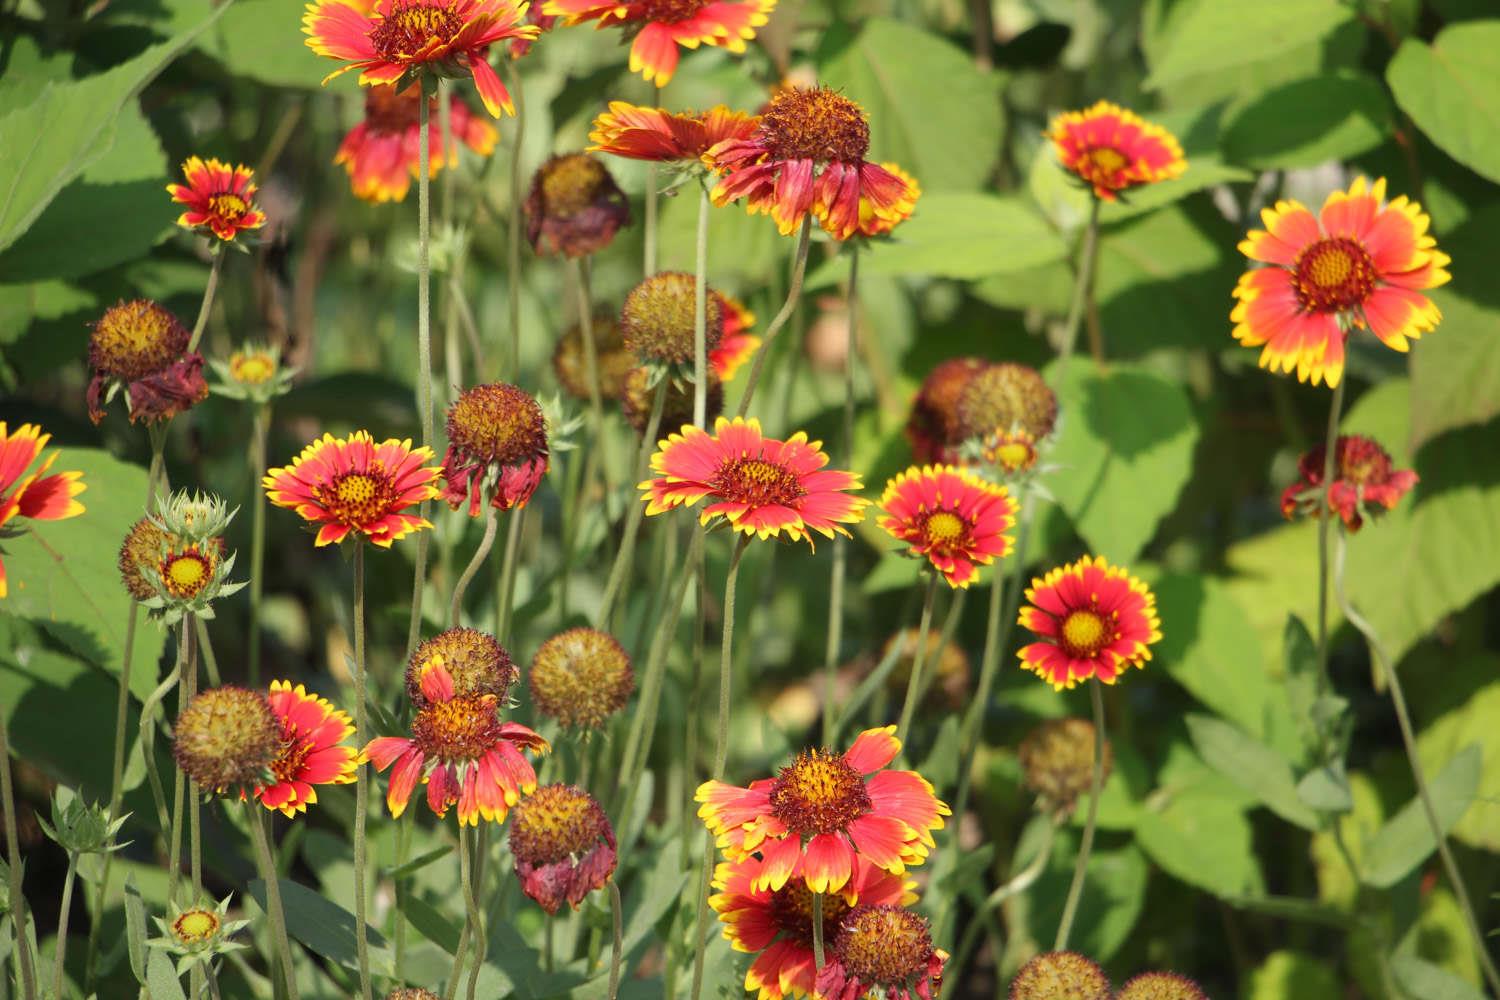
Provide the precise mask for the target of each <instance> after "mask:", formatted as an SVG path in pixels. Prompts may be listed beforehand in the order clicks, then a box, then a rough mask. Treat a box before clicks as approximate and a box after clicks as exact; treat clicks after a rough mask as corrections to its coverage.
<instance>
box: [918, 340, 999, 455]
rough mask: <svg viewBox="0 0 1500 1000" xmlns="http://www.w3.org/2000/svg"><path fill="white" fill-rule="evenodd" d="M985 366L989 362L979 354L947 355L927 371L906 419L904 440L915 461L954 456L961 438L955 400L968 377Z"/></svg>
mask: <svg viewBox="0 0 1500 1000" xmlns="http://www.w3.org/2000/svg"><path fill="white" fill-rule="evenodd" d="M987 367H989V362H987V361H984V360H982V359H980V358H949V359H948V360H946V361H942V362H939V363H938V364H937V365H936V366H934V367H933V369H932V371H930V372H928V373H927V377H926V378H924V379H923V380H922V386H921V388H920V389H918V390H917V397H916V399H914V400H912V404H911V416H910V417H908V418H907V421H906V440H907V441H908V442H909V443H910V444H911V450H912V455H913V457H914V458H916V460H917V461H918V462H920V463H927V462H953V461H956V460H957V458H958V446H959V445H961V444H963V442H964V436H963V431H962V426H961V424H960V421H959V417H958V401H959V399H960V398H961V397H962V396H963V392H964V389H965V388H966V387H967V386H968V384H969V381H970V380H971V379H972V378H973V377H974V376H975V375H977V374H978V373H979V372H982V371H984V370H985V369H986V368H987Z"/></svg>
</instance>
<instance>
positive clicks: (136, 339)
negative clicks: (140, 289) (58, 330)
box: [86, 299, 208, 424]
mask: <svg viewBox="0 0 1500 1000" xmlns="http://www.w3.org/2000/svg"><path fill="white" fill-rule="evenodd" d="M191 341H192V334H191V333H189V332H188V329H187V327H185V326H183V325H182V323H181V322H179V321H178V319H177V317H176V316H173V315H172V314H171V313H170V312H168V311H167V310H166V309H164V308H162V307H161V306H159V305H157V304H156V303H155V302H152V301H150V300H149V299H134V300H132V301H130V302H123V301H122V302H118V303H116V304H115V305H112V306H110V307H109V308H108V309H106V310H105V311H104V315H103V316H100V317H99V319H98V321H97V322H95V323H94V325H93V328H92V330H91V332H90V334H89V367H90V368H91V369H93V372H94V375H93V378H91V379H90V380H89V387H88V391H87V396H86V398H87V402H88V408H89V419H90V420H92V421H93V422H94V423H96V424H97V423H99V421H101V420H103V419H104V407H105V406H106V405H107V404H108V403H109V401H110V400H112V399H113V398H114V397H115V395H116V394H118V393H119V392H120V391H121V390H123V391H124V393H125V405H126V409H127V410H129V412H130V422H131V423H136V422H138V421H144V422H145V423H148V424H149V423H156V422H158V421H162V420H170V419H172V418H173V417H175V416H176V415H177V414H179V413H182V412H184V411H185V410H188V409H190V408H191V407H193V406H195V405H197V404H198V403H201V402H202V401H203V400H205V399H207V398H208V382H207V381H206V380H205V379H204V378H203V355H201V354H199V353H198V352H197V351H189V350H188V349H187V348H188V344H189V343H190V342H191Z"/></svg>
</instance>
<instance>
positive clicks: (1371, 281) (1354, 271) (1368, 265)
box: [1292, 237, 1375, 313]
mask: <svg viewBox="0 0 1500 1000" xmlns="http://www.w3.org/2000/svg"><path fill="white" fill-rule="evenodd" d="M1292 284H1293V285H1294V286H1295V288H1296V289H1297V298H1298V300H1299V301H1300V302H1301V303H1302V308H1303V309H1305V310H1307V311H1308V312H1322V313H1329V312H1343V311H1345V310H1347V309H1351V308H1353V307H1354V306H1357V305H1359V304H1360V303H1362V302H1364V301H1365V299H1367V298H1369V297H1370V293H1371V292H1373V291H1374V290H1375V262H1374V261H1373V260H1371V259H1370V255H1369V254H1368V253H1367V252H1366V251H1365V248H1364V247H1362V246H1360V245H1359V244H1358V243H1356V242H1355V241H1354V240H1351V239H1347V238H1345V237H1338V238H1332V239H1323V240H1319V241H1318V242H1316V243H1314V244H1312V245H1311V246H1309V247H1308V248H1307V249H1305V250H1303V251H1302V253H1301V255H1300V256H1298V258H1297V264H1296V267H1295V268H1294V273H1293V277H1292Z"/></svg>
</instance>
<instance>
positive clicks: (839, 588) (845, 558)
mask: <svg viewBox="0 0 1500 1000" xmlns="http://www.w3.org/2000/svg"><path fill="white" fill-rule="evenodd" d="M846 298H847V302H848V307H847V309H848V313H849V318H848V325H847V326H845V328H844V463H843V468H846V469H850V468H853V467H854V353H855V352H854V343H855V330H856V329H857V327H858V325H859V244H858V243H851V244H850V245H849V288H848V292H847V293H846ZM848 565H849V540H848V539H847V538H845V537H844V536H843V535H840V536H838V537H837V538H835V539H834V540H833V573H832V577H831V578H830V580H829V584H828V641H827V643H826V644H825V645H824V647H823V745H824V746H832V745H833V720H834V704H833V689H834V685H835V684H836V683H837V680H838V668H839V651H840V647H842V646H843V644H844V579H845V577H846V576H847V575H848V572H849V570H848Z"/></svg>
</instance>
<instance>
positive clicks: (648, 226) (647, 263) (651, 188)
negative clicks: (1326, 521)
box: [642, 163, 661, 278]
mask: <svg viewBox="0 0 1500 1000" xmlns="http://www.w3.org/2000/svg"><path fill="white" fill-rule="evenodd" d="M657 184H658V181H657V167H656V164H655V163H647V164H646V221H645V226H644V229H645V237H644V243H645V247H644V250H645V254H644V261H643V264H644V266H643V268H642V270H643V271H644V272H645V276H646V277H648V278H649V277H651V276H652V275H653V274H655V273H656V216H657V211H658V209H657V206H658V204H659V203H660V201H661V192H660V191H658V190H657Z"/></svg>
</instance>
